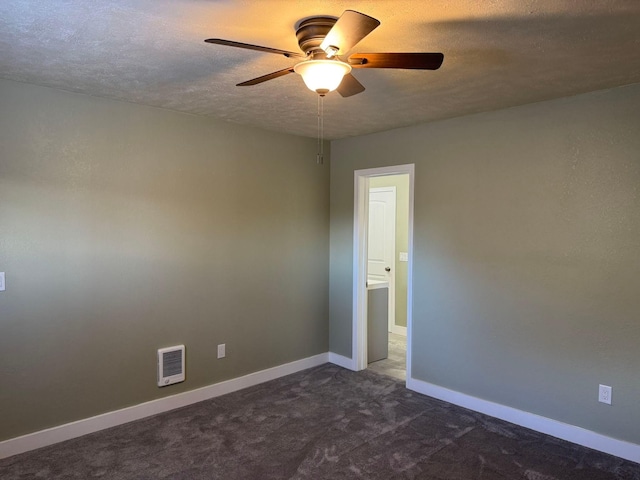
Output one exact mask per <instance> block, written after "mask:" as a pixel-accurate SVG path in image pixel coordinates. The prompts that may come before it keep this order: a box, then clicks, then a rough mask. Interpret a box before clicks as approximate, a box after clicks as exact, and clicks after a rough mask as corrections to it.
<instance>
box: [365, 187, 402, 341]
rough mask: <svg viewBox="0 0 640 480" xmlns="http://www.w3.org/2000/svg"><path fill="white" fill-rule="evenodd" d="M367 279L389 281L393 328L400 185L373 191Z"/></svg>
mask: <svg viewBox="0 0 640 480" xmlns="http://www.w3.org/2000/svg"><path fill="white" fill-rule="evenodd" d="M368 251H369V259H368V264H367V278H368V279H370V280H384V281H387V282H389V331H392V329H393V326H394V325H395V314H396V305H395V303H396V302H395V298H396V288H395V270H396V266H395V257H396V187H376V188H371V189H370V190H369V244H368Z"/></svg>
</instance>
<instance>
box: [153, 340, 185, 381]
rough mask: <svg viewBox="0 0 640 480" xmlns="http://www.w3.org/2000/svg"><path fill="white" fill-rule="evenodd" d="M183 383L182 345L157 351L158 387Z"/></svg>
mask: <svg viewBox="0 0 640 480" xmlns="http://www.w3.org/2000/svg"><path fill="white" fill-rule="evenodd" d="M179 382H184V345H177V346H175V347H168V348H160V349H159V350H158V386H159V387H166V386H167V385H171V384H173V383H179Z"/></svg>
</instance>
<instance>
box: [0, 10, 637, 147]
mask: <svg viewBox="0 0 640 480" xmlns="http://www.w3.org/2000/svg"><path fill="white" fill-rule="evenodd" d="M346 9H352V10H357V11H361V12H363V13H366V14H367V15H370V16H373V17H375V18H377V19H379V20H380V21H381V22H382V23H381V25H380V27H378V28H377V29H376V30H375V31H374V32H373V33H371V34H370V35H369V36H368V37H367V38H365V39H364V40H363V41H362V42H361V43H360V44H358V45H357V46H356V48H355V49H354V51H355V52H385V51H388V52H403V51H404V52H420V51H426V52H443V53H444V55H445V60H444V64H443V66H442V67H441V68H440V70H437V71H408V70H372V69H359V70H357V71H354V74H355V76H356V77H357V78H358V80H360V82H361V83H363V84H364V85H365V86H366V88H367V90H366V91H365V92H364V93H362V94H359V95H356V96H353V97H349V98H342V97H340V96H339V95H338V94H337V93H332V94H329V95H328V96H327V97H326V99H325V136H326V137H327V138H330V139H335V138H341V137H346V136H353V135H362V134H367V133H371V132H376V131H381V130H388V129H391V128H397V127H401V126H406V125H411V124H415V123H421V122H426V121H431V120H436V119H442V118H449V117H454V116H459V115H465V114H469V113H475V112H481V111H487V110H495V109H498V108H504V107H509V106H515V105H521V104H525V103H530V102H537V101H541V100H547V99H551V98H558V97H564V96H569V95H574V94H579V93H584V92H588V91H593V90H598V89H603V88H610V87H616V86H620V85H625V84H631V83H638V82H640V1H639V0H599V1H593V0H431V1H382V0H371V1H358V0H356V1H350V2H344V1H326V0H325V1H302V0H298V1H293V0H236V1H231V0H172V1H160V0H153V1H152V0H101V1H95V0H47V1H42V0H12V1H4V2H1V3H0V33H1V35H0V77H2V78H7V79H12V80H17V81H22V82H28V83H33V84H38V85H45V86H50V87H54V88H60V89H64V90H69V91H74V92H82V93H86V94H89V95H96V96H100V97H107V98H113V99H119V100H125V101H129V102H135V103H140V104H144V105H152V106H156V107H161V108H167V109H172V110H178V111H181V112H188V113H193V114H197V115H206V116H211V117H215V118H219V119H223V120H228V121H232V122H237V123H242V124H248V125H255V126H259V127H263V128H267V129H270V130H276V131H282V132H288V133H293V134H297V135H304V136H310V137H313V136H315V135H316V125H317V123H316V122H317V118H316V106H317V104H316V95H315V94H314V93H312V92H310V91H309V90H307V89H306V87H305V86H304V84H303V82H302V79H301V78H300V77H299V76H298V75H295V74H291V75H287V76H285V77H281V78H278V79H275V80H272V81H269V82H266V83H263V84H261V85H258V86H253V87H236V86H235V84H236V83H239V82H241V81H244V80H248V79H250V78H253V77H257V76H260V75H263V74H266V73H269V72H272V71H274V70H280V69H282V68H286V67H288V66H290V65H292V64H293V63H294V62H293V61H292V60H291V59H288V58H285V57H283V56H279V55H273V54H266V53H260V52H254V51H248V50H242V49H237V48H230V47H224V46H218V45H210V44H206V43H204V42H203V40H204V39H205V38H211V37H219V38H226V39H231V40H236V41H241V42H247V43H254V44H260V45H265V46H269V47H274V48H281V49H284V50H293V51H298V46H297V41H296V37H295V30H294V27H295V24H296V22H297V21H298V20H300V19H301V18H304V17H308V16H312V15H318V14H324V15H333V16H340V14H341V13H342V12H343V11H344V10H346Z"/></svg>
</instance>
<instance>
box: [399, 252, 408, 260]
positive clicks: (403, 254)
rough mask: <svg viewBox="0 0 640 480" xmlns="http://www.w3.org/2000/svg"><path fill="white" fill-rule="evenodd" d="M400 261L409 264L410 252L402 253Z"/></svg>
mask: <svg viewBox="0 0 640 480" xmlns="http://www.w3.org/2000/svg"><path fill="white" fill-rule="evenodd" d="M400 261H401V262H408V261H409V252H400Z"/></svg>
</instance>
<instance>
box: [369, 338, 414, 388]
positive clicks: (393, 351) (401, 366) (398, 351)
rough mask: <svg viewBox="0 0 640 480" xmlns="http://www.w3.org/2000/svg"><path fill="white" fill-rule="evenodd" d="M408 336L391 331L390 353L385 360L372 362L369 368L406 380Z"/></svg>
mask: <svg viewBox="0 0 640 480" xmlns="http://www.w3.org/2000/svg"><path fill="white" fill-rule="evenodd" d="M406 358H407V337H405V336H404V335H398V334H396V333H391V332H389V355H388V357H387V358H385V359H383V360H378V361H377V362H372V363H370V364H369V365H368V367H367V368H369V369H370V370H372V371H374V372H376V373H381V374H383V375H388V376H390V377H394V378H398V379H400V380H406V378H407V362H406Z"/></svg>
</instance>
